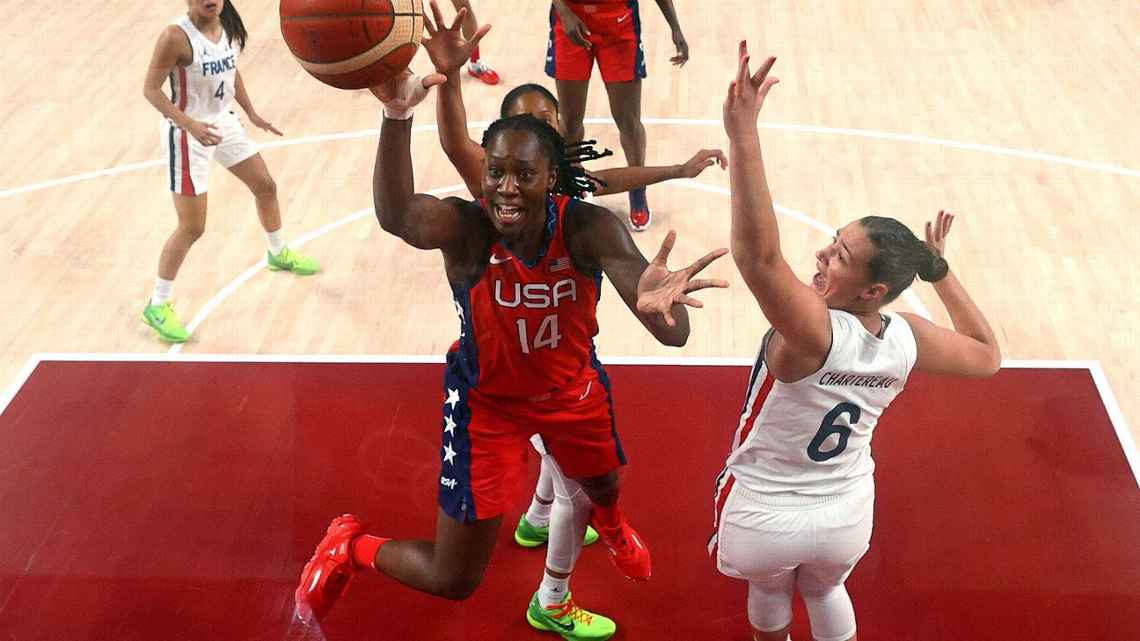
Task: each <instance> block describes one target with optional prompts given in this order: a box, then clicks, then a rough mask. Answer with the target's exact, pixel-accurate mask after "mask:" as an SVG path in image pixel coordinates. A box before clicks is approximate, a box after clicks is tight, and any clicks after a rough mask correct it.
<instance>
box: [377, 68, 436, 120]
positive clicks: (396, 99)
mask: <svg viewBox="0 0 1140 641" xmlns="http://www.w3.org/2000/svg"><path fill="white" fill-rule="evenodd" d="M445 82H447V76H444V75H443V74H439V73H433V74H429V75H427V76H422V77H421V76H417V75H414V74H413V73H412V72H411V70H410V69H404V70H403V71H401V72H400V73H398V74H396V75H395V76H394V77H393V78H391V79H389V80H386V81H384V82H383V83H381V84H378V85H376V86H375V87H369V88H368V90H369V91H371V92H372V95H374V96H376V97H377V98H379V99H380V102H382V103H384V110H385V113H387V114H389V115H393V116H397V117H399V115H400V114H408V113H410V112H411V110H412V109H414V108H415V107H416V105H418V104H420V103H421V102H423V101H424V98H426V97H427V95H428V90H429V89H431V88H432V87H434V86H436V85H441V84H443V83H445Z"/></svg>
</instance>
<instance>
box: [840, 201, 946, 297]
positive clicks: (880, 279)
mask: <svg viewBox="0 0 1140 641" xmlns="http://www.w3.org/2000/svg"><path fill="white" fill-rule="evenodd" d="M859 224H861V225H863V229H864V230H865V231H866V232H867V238H869V239H870V240H871V243H872V244H874V246H875V249H876V250H877V251H876V252H875V255H874V256H873V257H871V262H870V264H869V265H868V266H867V267H868V269H869V270H870V272H871V280H873V281H875V282H876V283H884V284H885V285H886V286H887V295H886V296H885V297H883V304H886V303H889V302H891V301H892V300H894V299H895V298H898V296H899V294H901V293H903V292H904V291H905V290H906V288H907V287H910V284H911V283H913V282H914V277H915V275H917V276H918V277H919V278H921V279H922V280H924V281H926V282H928V283H933V282H936V281H939V280H942V279H943V278H944V277H945V276H946V273H947V272H948V271H949V270H950V265H948V264H947V263H946V259H944V258H942V256H941V255H939V254H938V253H937V252H935V251H934V250H933V249H931V248H930V245H927V244H926V243H925V242H923V241H921V240H919V239H918V237H917V236H915V235H914V232H912V231H911V230H910V228H908V227H907V226H906V225H904V224H902V223H900V222H899V221H897V220H895V219H894V218H884V217H882V216H864V217H863V218H861V219H859Z"/></svg>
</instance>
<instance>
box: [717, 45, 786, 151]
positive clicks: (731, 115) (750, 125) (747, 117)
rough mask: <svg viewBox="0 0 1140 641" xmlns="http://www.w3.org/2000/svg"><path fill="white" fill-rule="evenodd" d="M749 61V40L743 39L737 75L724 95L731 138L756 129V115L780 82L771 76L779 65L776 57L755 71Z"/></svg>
mask: <svg viewBox="0 0 1140 641" xmlns="http://www.w3.org/2000/svg"><path fill="white" fill-rule="evenodd" d="M749 60H750V56H749V55H748V42H747V41H746V40H741V41H740V50H739V54H738V58H737V61H738V62H737V68H736V78H735V79H734V80H733V81H732V82H730V83H729V84H728V95H727V96H725V98H724V109H723V112H724V113H723V116H724V130H725V133H727V134H728V136H729V137H730V138H731V137H733V136H734V135H737V134H741V133H747V132H750V131H753V130H754V129H755V128H756V117H757V116H759V115H760V108H761V107H763V106H764V98H766V97H767V96H768V92H769V91H770V90H771V89H772V87H774V86H775V85H776V83H778V82H780V79H779V78H774V77H769V76H768V72H770V71H771V70H772V65H774V64H776V58H775V56H769V57H768V59H767V60H765V61H764V64H762V65H760V69H758V70H757V71H756V73H754V74H753V73H751V72H750V70H749V68H748V63H749Z"/></svg>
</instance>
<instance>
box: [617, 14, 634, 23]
mask: <svg viewBox="0 0 1140 641" xmlns="http://www.w3.org/2000/svg"><path fill="white" fill-rule="evenodd" d="M631 15H633V13H627V14H625V15H624V16H622V17H620V18H618V19H617V21H618V22H625V19H626V18H628V17H630V16H631Z"/></svg>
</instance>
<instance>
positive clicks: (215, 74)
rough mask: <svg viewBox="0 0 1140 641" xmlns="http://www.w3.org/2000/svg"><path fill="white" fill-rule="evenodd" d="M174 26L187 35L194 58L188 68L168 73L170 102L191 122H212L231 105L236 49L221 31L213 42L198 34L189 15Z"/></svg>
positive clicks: (235, 75)
mask: <svg viewBox="0 0 1140 641" xmlns="http://www.w3.org/2000/svg"><path fill="white" fill-rule="evenodd" d="M174 24H175V25H177V26H178V27H179V28H180V29H182V31H183V32H185V33H186V37H187V38H188V39H189V40H190V48H191V49H192V50H193V52H194V57H193V60H192V61H191V62H190V65H189V66H186V67H181V66H175V67H174V69H173V70H172V71H171V72H170V101H171V102H173V103H174V105H175V106H176V107H178V108H179V109H181V110H182V111H183V112H184V113H185V114H186V115H187V116H190V117H191V118H193V119H194V120H199V121H202V122H213V121H214V120H216V119H217V118H219V117H221V116H222V114H225V113H226V112H228V111H229V110H230V106H231V105H232V104H233V100H234V87H235V83H236V81H237V57H238V49H237V48H235V47H234V46H233V45H231V44H230V41H229V35H228V34H227V33H226V32H225V30H224V29H223V30H222V37H221V38H219V39H218V41H217V42H214V41H212V40H210V39H209V38H207V37H206V36H205V35H203V34H202V32H201V31H198V28H197V27H195V26H194V23H193V22H191V21H190V17H189V16H185V15H183V16H181V17H179V18H178V19H177V20H175V21H174Z"/></svg>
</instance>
